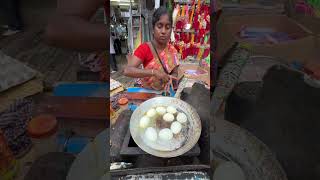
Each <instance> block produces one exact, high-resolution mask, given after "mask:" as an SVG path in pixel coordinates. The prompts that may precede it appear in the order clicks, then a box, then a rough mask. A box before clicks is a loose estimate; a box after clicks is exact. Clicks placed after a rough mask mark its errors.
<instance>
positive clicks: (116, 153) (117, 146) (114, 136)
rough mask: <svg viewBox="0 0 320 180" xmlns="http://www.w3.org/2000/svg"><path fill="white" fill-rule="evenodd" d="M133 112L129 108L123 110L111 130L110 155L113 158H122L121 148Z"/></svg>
mask: <svg viewBox="0 0 320 180" xmlns="http://www.w3.org/2000/svg"><path fill="white" fill-rule="evenodd" d="M131 114H132V112H131V111H129V110H125V111H123V112H122V113H121V114H120V116H119V117H118V119H117V121H116V124H115V126H114V127H112V128H111V131H110V144H111V145H110V157H111V159H112V160H117V159H120V150H121V147H122V143H123V140H124V137H125V135H126V133H127V130H128V128H129V119H130V117H131Z"/></svg>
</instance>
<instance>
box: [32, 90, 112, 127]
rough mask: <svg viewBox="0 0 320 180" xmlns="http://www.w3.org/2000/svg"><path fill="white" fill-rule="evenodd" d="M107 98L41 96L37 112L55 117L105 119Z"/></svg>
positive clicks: (106, 118)
mask: <svg viewBox="0 0 320 180" xmlns="http://www.w3.org/2000/svg"><path fill="white" fill-rule="evenodd" d="M107 110H108V109H107V99H106V98H87V97H57V96H43V97H41V98H40V100H39V105H38V108H37V113H51V114H53V115H55V116H56V117H57V118H66V119H92V120H99V121H107V120H108V119H109V118H108V117H107Z"/></svg>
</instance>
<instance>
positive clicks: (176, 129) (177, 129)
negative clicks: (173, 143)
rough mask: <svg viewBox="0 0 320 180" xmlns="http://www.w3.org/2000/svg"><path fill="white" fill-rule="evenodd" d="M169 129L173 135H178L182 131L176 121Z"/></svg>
mask: <svg viewBox="0 0 320 180" xmlns="http://www.w3.org/2000/svg"><path fill="white" fill-rule="evenodd" d="M170 129H171V131H172V132H173V134H179V133H180V131H181V129H182V125H181V124H180V123H179V122H178V121H175V122H173V123H172V124H171V127H170Z"/></svg>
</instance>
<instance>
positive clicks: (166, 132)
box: [159, 128, 173, 141]
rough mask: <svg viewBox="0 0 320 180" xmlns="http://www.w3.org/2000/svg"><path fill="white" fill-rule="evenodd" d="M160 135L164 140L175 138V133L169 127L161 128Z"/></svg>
mask: <svg viewBox="0 0 320 180" xmlns="http://www.w3.org/2000/svg"><path fill="white" fill-rule="evenodd" d="M159 137H160V139H162V140H164V141H169V140H171V139H172V138H173V133H172V131H171V130H170V129H168V128H165V129H161V130H160V132H159Z"/></svg>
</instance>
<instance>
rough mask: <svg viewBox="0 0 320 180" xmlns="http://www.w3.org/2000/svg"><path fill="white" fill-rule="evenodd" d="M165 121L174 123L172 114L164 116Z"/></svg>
mask: <svg viewBox="0 0 320 180" xmlns="http://www.w3.org/2000/svg"><path fill="white" fill-rule="evenodd" d="M163 120H165V121H167V122H172V121H173V120H174V116H173V114H171V113H166V114H165V115H163Z"/></svg>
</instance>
